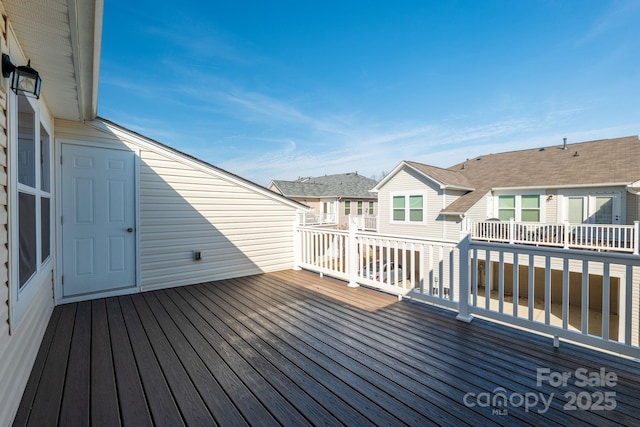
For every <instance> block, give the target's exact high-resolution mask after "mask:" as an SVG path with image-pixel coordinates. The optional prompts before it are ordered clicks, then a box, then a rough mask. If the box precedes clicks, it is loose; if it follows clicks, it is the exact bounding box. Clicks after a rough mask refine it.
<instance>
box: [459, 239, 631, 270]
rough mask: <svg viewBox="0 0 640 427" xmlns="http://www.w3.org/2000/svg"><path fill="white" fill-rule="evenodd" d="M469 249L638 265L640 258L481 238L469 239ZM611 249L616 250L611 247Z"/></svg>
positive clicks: (626, 254) (614, 253)
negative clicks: (490, 240) (514, 243)
mask: <svg viewBox="0 0 640 427" xmlns="http://www.w3.org/2000/svg"><path fill="white" fill-rule="evenodd" d="M469 247H470V249H480V250H490V251H499V252H508V253H517V254H522V255H534V256H551V257H552V258H563V259H564V258H566V259H578V260H584V261H592V262H603V261H605V260H609V261H610V262H615V263H617V264H624V265H631V266H640V258H638V256H637V255H633V254H631V253H620V252H595V251H585V250H584V249H573V248H570V249H564V248H557V247H553V246H525V245H517V246H515V245H512V244H510V243H501V242H486V241H482V240H472V239H471V240H470V241H469ZM612 250H617V249H615V248H612Z"/></svg>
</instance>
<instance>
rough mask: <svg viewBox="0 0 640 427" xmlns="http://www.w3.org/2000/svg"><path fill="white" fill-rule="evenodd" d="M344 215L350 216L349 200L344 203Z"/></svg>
mask: <svg viewBox="0 0 640 427" xmlns="http://www.w3.org/2000/svg"><path fill="white" fill-rule="evenodd" d="M344 214H345V215H351V200H345V201H344Z"/></svg>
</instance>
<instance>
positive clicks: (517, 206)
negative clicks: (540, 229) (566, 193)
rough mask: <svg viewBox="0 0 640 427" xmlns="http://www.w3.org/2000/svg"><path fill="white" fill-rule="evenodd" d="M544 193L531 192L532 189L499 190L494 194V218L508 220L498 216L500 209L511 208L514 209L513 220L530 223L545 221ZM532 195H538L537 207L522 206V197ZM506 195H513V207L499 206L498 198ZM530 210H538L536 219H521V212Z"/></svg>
mask: <svg viewBox="0 0 640 427" xmlns="http://www.w3.org/2000/svg"><path fill="white" fill-rule="evenodd" d="M545 195H546V194H545V193H544V192H532V191H527V192H501V193H498V194H495V197H494V216H495V217H496V218H499V219H500V220H501V221H505V222H508V221H509V219H503V218H501V217H500V211H501V210H513V211H514V218H513V220H514V221H515V222H528V223H532V224H542V223H544V222H545V218H546V211H545V203H544V201H545V199H544V196H545ZM532 196H537V197H538V207H537V208H531V207H527V206H525V207H523V203H522V198H523V197H525V198H527V197H532ZM506 197H513V198H514V205H513V208H511V207H501V206H500V198H506ZM532 211H537V212H538V221H523V219H522V213H523V212H532Z"/></svg>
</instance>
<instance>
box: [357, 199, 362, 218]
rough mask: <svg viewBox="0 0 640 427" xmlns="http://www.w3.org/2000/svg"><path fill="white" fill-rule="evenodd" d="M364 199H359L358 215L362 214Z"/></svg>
mask: <svg viewBox="0 0 640 427" xmlns="http://www.w3.org/2000/svg"><path fill="white" fill-rule="evenodd" d="M362 205H363V202H362V200H358V215H362Z"/></svg>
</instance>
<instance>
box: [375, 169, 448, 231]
mask: <svg viewBox="0 0 640 427" xmlns="http://www.w3.org/2000/svg"><path fill="white" fill-rule="evenodd" d="M409 195H421V196H422V197H423V199H422V200H423V212H422V215H423V221H421V222H417V221H416V222H409V221H403V222H401V221H394V220H393V197H394V196H409ZM408 203H409V200H408V199H407V208H408ZM443 204H444V201H443V192H442V190H441V189H440V188H439V187H438V186H437V185H436V184H434V183H433V182H431V181H429V180H428V179H426V178H424V177H423V176H421V175H419V174H418V173H416V172H415V171H412V170H407V169H401V170H400V171H398V173H396V174H395V175H394V176H393V177H392V178H391V179H390V180H389V181H387V182H386V183H385V185H384V186H383V187H382V188H380V190H379V191H378V207H377V214H378V218H379V228H380V229H379V231H380V233H383V234H395V235H401V236H412V237H420V238H436V239H442V238H446V237H445V232H446V231H447V230H446V226H445V222H446V221H445V219H444V218H443V217H442V216H441V215H440V211H441V210H442V209H443ZM408 215H409V214H408V212H407V213H406V218H407V219H408ZM451 229H452V230H453V228H452V227H451ZM458 231H459V230H458ZM458 235H459V232H458Z"/></svg>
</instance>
